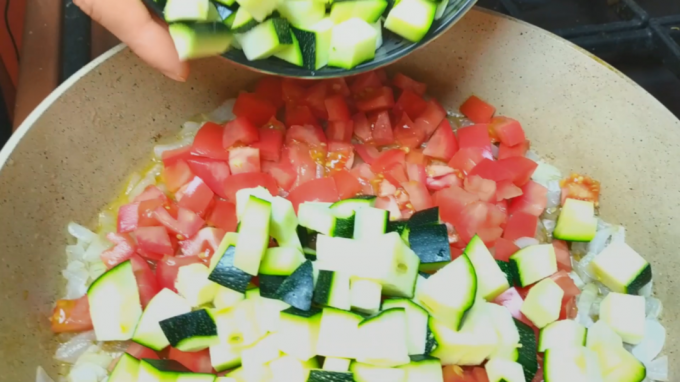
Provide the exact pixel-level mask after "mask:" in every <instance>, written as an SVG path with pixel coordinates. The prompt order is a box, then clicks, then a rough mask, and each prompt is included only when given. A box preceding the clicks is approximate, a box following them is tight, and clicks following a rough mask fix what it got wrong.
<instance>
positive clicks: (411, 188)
mask: <svg viewBox="0 0 680 382" xmlns="http://www.w3.org/2000/svg"><path fill="white" fill-rule="evenodd" d="M401 186H402V187H403V188H404V190H405V191H406V193H407V194H408V196H409V201H410V202H411V205H412V206H413V209H415V210H416V211H420V210H424V209H427V208H431V207H433V206H434V202H433V201H432V196H430V192H429V191H428V190H427V187H425V184H423V183H419V182H414V181H409V182H405V183H402V184H401Z"/></svg>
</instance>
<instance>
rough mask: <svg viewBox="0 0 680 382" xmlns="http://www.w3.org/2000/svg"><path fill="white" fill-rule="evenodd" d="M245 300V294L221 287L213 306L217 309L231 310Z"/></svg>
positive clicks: (218, 289)
mask: <svg viewBox="0 0 680 382" xmlns="http://www.w3.org/2000/svg"><path fill="white" fill-rule="evenodd" d="M245 298H246V297H245V294H244V293H241V292H237V291H235V290H232V289H229V288H225V287H223V286H219V287H218V288H217V293H215V298H214V299H213V305H215V308H217V309H224V308H231V307H232V306H235V305H236V304H238V303H239V302H241V301H243V300H244V299H245Z"/></svg>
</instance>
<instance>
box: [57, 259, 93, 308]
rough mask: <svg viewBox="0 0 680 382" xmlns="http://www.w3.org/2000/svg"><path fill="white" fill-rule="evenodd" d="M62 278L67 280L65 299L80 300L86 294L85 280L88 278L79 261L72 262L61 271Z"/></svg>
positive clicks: (83, 266)
mask: <svg viewBox="0 0 680 382" xmlns="http://www.w3.org/2000/svg"><path fill="white" fill-rule="evenodd" d="M61 274H62V276H64V278H65V279H66V280H67V283H66V298H67V299H75V298H80V297H82V296H84V295H85V292H87V286H86V284H87V278H88V277H89V276H90V274H89V272H88V271H87V268H85V264H83V263H82V262H80V261H72V262H70V263H69V264H68V266H67V267H66V269H64V270H63V271H61Z"/></svg>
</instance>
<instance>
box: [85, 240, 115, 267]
mask: <svg viewBox="0 0 680 382" xmlns="http://www.w3.org/2000/svg"><path fill="white" fill-rule="evenodd" d="M111 245H112V244H111V242H109V241H108V240H106V238H102V237H100V236H97V238H96V239H94V240H93V241H92V243H90V246H89V247H87V250H86V251H85V257H84V260H85V261H88V262H93V261H96V260H99V259H100V255H101V254H102V252H104V251H105V250H107V249H109V248H110V247H111Z"/></svg>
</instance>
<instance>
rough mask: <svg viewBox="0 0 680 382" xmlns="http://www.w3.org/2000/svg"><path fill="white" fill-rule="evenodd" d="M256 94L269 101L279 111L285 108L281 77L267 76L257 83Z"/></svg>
mask: <svg viewBox="0 0 680 382" xmlns="http://www.w3.org/2000/svg"><path fill="white" fill-rule="evenodd" d="M255 94H256V95H257V96H258V97H260V98H262V99H266V100H267V101H269V102H270V103H271V104H272V105H274V107H276V108H277V109H278V108H280V107H281V106H283V84H282V81H281V78H280V77H275V76H265V77H262V78H261V79H260V80H259V81H257V85H255Z"/></svg>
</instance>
